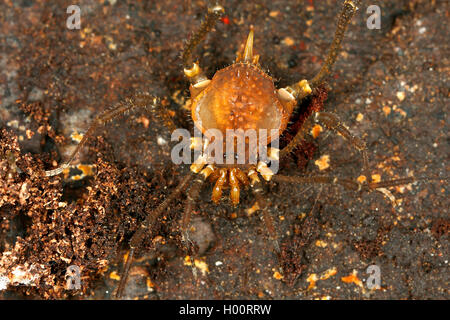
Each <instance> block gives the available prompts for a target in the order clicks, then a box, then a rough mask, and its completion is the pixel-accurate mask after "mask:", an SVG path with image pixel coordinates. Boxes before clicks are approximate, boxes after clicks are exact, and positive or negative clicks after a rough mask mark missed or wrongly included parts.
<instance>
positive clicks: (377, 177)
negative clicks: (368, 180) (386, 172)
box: [372, 173, 381, 183]
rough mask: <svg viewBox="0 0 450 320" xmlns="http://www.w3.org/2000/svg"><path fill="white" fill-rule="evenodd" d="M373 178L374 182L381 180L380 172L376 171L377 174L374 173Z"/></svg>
mask: <svg viewBox="0 0 450 320" xmlns="http://www.w3.org/2000/svg"><path fill="white" fill-rule="evenodd" d="M372 180H373V182H375V183H376V182H380V181H381V176H380V175H379V174H378V173H376V174H373V175H372Z"/></svg>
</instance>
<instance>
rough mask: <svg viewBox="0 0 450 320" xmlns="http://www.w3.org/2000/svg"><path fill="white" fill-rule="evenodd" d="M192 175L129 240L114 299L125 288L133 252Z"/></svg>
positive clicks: (150, 215) (149, 215) (148, 217)
mask: <svg viewBox="0 0 450 320" xmlns="http://www.w3.org/2000/svg"><path fill="white" fill-rule="evenodd" d="M192 177H193V176H192V175H191V174H188V175H187V176H185V177H184V178H183V180H181V182H180V183H179V184H178V186H177V187H176V188H175V190H174V191H172V193H171V194H170V195H169V196H168V197H167V198H166V199H165V200H164V201H163V202H162V203H161V204H160V205H159V206H158V207H157V208H156V209H155V210H154V211H152V212H150V213H149V214H148V215H147V218H146V219H145V220H144V222H142V224H141V225H140V226H139V228H138V230H137V231H136V232H135V233H134V234H133V236H132V237H131V239H130V252H129V254H128V256H127V259H126V261H125V265H124V267H123V270H122V273H121V275H120V282H119V287H118V288H117V293H116V297H117V298H120V297H121V296H122V293H123V289H124V288H125V284H126V282H127V278H128V273H129V271H130V267H131V264H132V262H133V255H134V253H135V251H136V250H137V249H138V248H139V246H140V245H141V243H142V240H143V239H144V237H145V236H146V235H147V232H148V230H149V228H150V227H151V226H152V225H153V224H154V223H155V221H156V219H157V218H158V217H159V216H160V215H161V214H162V213H163V212H164V210H166V209H167V207H168V206H169V204H170V203H171V202H172V201H174V200H175V199H176V198H177V197H178V196H179V195H180V193H181V192H183V191H184V190H185V189H186V186H187V184H188V183H189V181H190V180H191V179H192Z"/></svg>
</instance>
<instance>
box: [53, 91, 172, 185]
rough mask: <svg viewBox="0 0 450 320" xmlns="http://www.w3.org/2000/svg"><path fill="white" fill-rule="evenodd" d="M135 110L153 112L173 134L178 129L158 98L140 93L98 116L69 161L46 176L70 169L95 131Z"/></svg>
mask: <svg viewBox="0 0 450 320" xmlns="http://www.w3.org/2000/svg"><path fill="white" fill-rule="evenodd" d="M135 108H145V109H148V110H149V111H151V112H152V113H155V114H156V115H157V116H158V117H160V118H161V119H162V120H163V122H164V124H165V125H166V126H167V127H168V129H169V130H170V131H171V132H172V131H173V130H175V129H176V126H175V124H174V123H173V121H172V119H171V117H170V115H169V114H168V113H167V111H166V110H165V109H163V108H162V107H161V106H160V105H159V104H158V100H157V98H155V97H154V96H152V95H150V94H149V93H138V94H137V95H136V96H135V97H133V98H129V99H127V100H125V101H123V102H121V103H119V104H118V105H116V106H114V107H113V108H111V109H108V110H106V111H104V112H103V113H102V114H100V115H98V116H97V117H96V118H95V119H94V121H93V122H92V124H91V126H90V127H89V129H88V131H87V132H86V133H85V134H84V136H83V138H82V139H81V141H80V143H79V144H78V145H77V147H76V148H75V150H74V151H73V152H72V154H71V155H70V157H69V160H67V161H66V162H65V163H63V164H62V165H61V166H59V167H58V168H56V169H53V170H48V171H45V175H46V176H47V177H50V176H55V175H58V174H60V173H61V172H63V171H64V169H66V168H68V167H69V165H70V163H71V162H72V161H73V159H74V158H75V156H76V155H77V154H78V152H79V151H80V150H81V148H82V147H83V146H84V145H85V143H86V142H87V140H88V139H89V138H90V137H91V136H92V134H93V133H94V132H95V130H96V129H97V128H98V127H99V126H102V125H106V124H107V123H108V122H109V121H111V120H113V119H115V118H117V117H118V116H120V115H123V114H124V113H126V112H129V111H131V110H133V109H135Z"/></svg>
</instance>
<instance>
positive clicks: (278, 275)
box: [273, 271, 283, 280]
mask: <svg viewBox="0 0 450 320" xmlns="http://www.w3.org/2000/svg"><path fill="white" fill-rule="evenodd" d="M273 277H274V278H275V279H277V280H281V279H283V275H282V274H281V273H279V272H278V271H275V272H274V273H273Z"/></svg>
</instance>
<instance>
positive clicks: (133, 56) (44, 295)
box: [0, 0, 450, 299]
mask: <svg viewBox="0 0 450 320" xmlns="http://www.w3.org/2000/svg"><path fill="white" fill-rule="evenodd" d="M377 3H378V5H379V6H380V8H381V29H379V30H377V29H374V30H371V29H368V28H367V25H366V20H367V18H368V16H369V14H367V13H366V10H367V7H368V6H369V5H371V4H372V3H371V2H370V1H362V3H361V4H360V10H359V11H358V12H357V14H356V16H355V17H354V19H353V21H352V23H351V25H350V26H349V29H348V31H347V34H346V37H345V40H344V41H343V50H342V52H341V53H340V54H339V57H338V60H337V62H336V65H335V67H334V71H333V73H332V76H331V77H330V78H329V79H328V82H327V85H326V87H324V88H322V90H321V91H320V92H319V93H317V94H316V95H315V97H314V98H313V99H309V100H307V101H306V102H304V103H302V104H300V105H299V106H298V108H297V112H296V113H295V115H294V117H293V119H292V124H291V125H292V126H291V129H290V131H288V132H287V133H286V135H285V137H284V139H285V140H286V139H289V135H292V134H293V132H294V133H295V128H296V126H297V127H298V126H299V121H301V119H302V117H304V115H305V114H306V113H308V112H310V111H311V110H312V108H313V107H314V108H322V110H326V111H330V112H334V113H336V114H337V115H338V116H339V117H340V118H341V119H342V121H343V122H344V123H345V125H346V126H348V127H349V128H350V130H351V132H352V133H354V134H355V135H357V136H359V137H361V138H362V139H363V140H364V141H365V142H366V144H367V147H368V153H369V165H370V173H371V174H372V175H373V176H372V177H373V179H375V180H376V179H382V180H388V179H395V178H400V177H407V176H414V177H441V178H442V179H440V180H439V179H436V180H433V181H421V182H418V183H414V184H411V185H407V186H400V187H395V188H389V191H390V193H391V194H388V193H386V192H385V193H382V192H378V191H373V192H370V193H354V192H351V191H345V190H343V189H342V188H340V187H333V186H305V185H299V186H292V185H283V184H277V183H268V184H267V185H266V186H265V196H264V197H265V198H266V199H267V201H268V203H269V211H270V213H271V214H272V216H273V217H274V219H275V222H276V230H277V234H278V236H279V239H280V245H281V249H282V250H281V252H282V254H281V265H282V266H283V269H284V273H283V275H281V274H279V273H277V270H278V262H277V261H278V260H277V255H276V254H275V252H274V250H273V246H272V242H271V240H270V238H269V236H268V234H267V230H266V228H265V224H264V223H263V220H262V218H261V212H260V211H259V210H254V209H255V207H254V205H255V198H254V197H253V196H252V194H251V193H250V192H248V191H243V192H242V193H241V202H240V204H239V205H238V206H237V207H233V206H232V205H231V203H230V201H229V199H227V197H224V199H223V201H222V202H221V203H220V204H218V205H216V204H214V203H212V202H211V200H210V196H211V191H212V186H211V185H206V186H205V187H204V188H203V189H202V191H201V193H200V199H199V200H198V201H197V203H196V206H195V210H194V215H193V217H192V220H191V228H190V232H191V237H192V239H193V241H195V243H196V244H197V246H198V248H197V249H198V253H197V255H196V258H195V260H196V261H195V265H196V267H195V268H196V269H197V274H198V275H197V278H194V276H193V274H192V269H191V267H190V266H189V265H188V264H189V262H190V260H189V259H186V255H187V253H186V249H185V248H184V246H183V243H182V241H181V235H180V220H181V214H182V211H183V206H184V199H185V198H186V196H185V194H184V193H183V195H182V196H180V197H179V199H177V201H175V202H174V203H173V204H172V205H171V206H170V207H169V209H168V210H166V211H165V212H164V214H163V215H162V216H161V217H160V218H159V219H157V222H156V223H155V225H153V226H152V227H151V228H150V230H149V232H148V235H147V237H146V238H145V240H144V242H143V244H142V247H141V249H140V250H139V251H138V254H137V258H136V261H135V264H134V265H133V267H132V269H131V272H130V277H129V280H128V283H127V285H126V287H125V292H124V294H125V298H129V299H132V298H141V299H448V298H450V294H449V265H448V259H449V254H448V253H449V252H450V250H449V225H450V220H449V211H448V208H449V206H450V202H449V200H448V198H449V191H448V187H447V184H446V180H445V179H444V177H446V176H447V175H448V167H449V165H448V155H449V141H448V123H449V115H448V105H449V82H448V81H449V43H448V20H449V9H450V6H449V4H448V2H447V1H443V0H442V1H439V0H436V1H429V0H423V1H419V0H418V1H377ZM71 4H72V2H68V1H59V0H58V1H35V0H21V1H10V0H6V1H2V2H1V3H0V26H1V27H0V252H2V253H1V255H0V298H1V299H12V298H19V299H111V298H113V293H114V290H115V289H116V288H117V285H118V278H119V276H118V275H119V274H120V270H121V268H122V266H123V259H124V255H126V253H127V250H128V241H129V239H130V238H131V236H132V234H133V233H134V231H135V230H136V229H137V226H138V225H139V222H141V221H143V219H144V218H145V216H146V215H147V214H148V213H149V212H151V211H152V209H154V208H156V207H157V206H158V204H160V203H161V202H162V201H163V200H164V199H165V197H167V196H168V195H169V194H170V192H171V191H173V190H174V189H175V188H176V185H177V183H178V182H179V181H181V179H182V177H183V176H184V175H185V174H187V173H188V172H189V167H188V166H187V165H174V164H173V163H172V162H171V158H170V150H171V146H172V145H171V143H170V132H169V131H168V129H166V128H165V127H164V125H163V123H162V122H161V121H160V120H159V119H158V118H156V117H155V116H154V115H153V114H152V113H149V112H145V111H144V110H137V111H135V112H132V113H130V114H129V115H128V116H125V117H121V118H118V119H116V120H114V121H112V122H111V123H109V124H108V125H107V126H106V127H104V128H103V127H102V128H99V129H98V130H97V131H96V132H95V134H94V136H93V137H92V138H91V139H90V140H89V142H88V143H87V145H86V147H85V148H84V149H83V150H82V151H81V153H80V154H79V156H78V157H77V159H76V161H75V162H74V166H73V167H72V168H71V169H70V170H69V172H65V173H64V174H62V175H60V176H56V177H42V173H43V170H49V169H52V168H55V167H56V166H57V165H58V164H60V163H61V162H62V161H63V160H65V159H67V157H68V155H69V154H70V152H71V151H72V150H73V149H74V148H75V146H76V144H77V143H78V142H77V141H79V139H78V137H79V135H80V133H83V132H86V130H87V128H88V125H89V123H91V121H92V120H93V119H94V117H95V115H97V114H99V113H100V112H102V111H104V110H106V108H108V107H111V106H113V105H115V104H116V103H118V102H120V101H122V100H124V99H126V98H128V97H132V96H133V95H134V94H136V92H149V93H151V94H153V95H155V96H158V97H159V98H160V104H161V105H162V106H164V107H165V108H167V109H168V111H169V114H170V115H171V117H172V118H173V120H174V122H175V124H176V125H177V127H180V128H191V129H192V126H193V123H192V121H191V120H190V118H189V113H188V112H186V111H185V110H184V109H183V106H184V105H185V103H186V100H187V98H188V97H189V92H188V86H189V83H188V81H187V80H186V79H185V77H184V76H183V72H182V61H181V58H180V53H181V50H182V48H183V44H184V40H185V39H186V38H187V37H188V36H189V35H190V34H191V33H192V32H193V31H194V30H195V29H196V27H198V26H199V24H200V21H201V20H202V18H203V16H204V14H205V11H206V5H207V2H206V1H194V0H192V1H188V0H186V1H181V0H177V1H173V0H167V1H121V0H118V1H115V0H114V1H113V0H109V1H106V0H105V1H87V0H86V1H84V0H83V1H78V3H77V4H78V5H79V7H80V8H81V29H80V30H70V29H68V28H67V27H66V20H67V18H68V16H69V14H68V13H67V12H66V9H67V7H68V6H69V5H71ZM222 4H223V5H224V7H225V9H226V14H225V16H224V17H223V18H222V19H221V21H219V23H218V25H217V27H216V31H215V32H213V33H211V34H210V35H208V36H207V38H206V40H205V41H204V42H203V43H202V45H201V46H200V47H199V48H198V49H197V50H196V53H195V54H196V57H198V59H199V61H200V63H201V65H202V66H203V67H204V68H205V70H206V73H207V75H208V76H210V77H211V76H212V75H213V74H214V73H215V72H216V71H217V70H219V69H221V68H223V67H225V66H227V65H229V64H230V63H232V62H233V60H234V59H235V56H236V52H237V51H238V50H239V49H240V46H241V44H242V43H243V42H244V41H245V39H246V37H247V34H248V31H249V27H250V25H253V26H254V28H255V51H256V53H258V54H260V56H261V58H260V62H261V65H262V66H263V67H264V69H265V70H268V73H269V74H270V75H271V76H272V77H273V78H274V81H275V84H276V85H277V87H283V86H286V85H289V84H291V83H293V82H295V81H298V80H300V79H304V78H306V79H310V78H312V77H313V76H314V74H315V73H316V72H317V71H318V70H319V68H320V66H321V64H322V62H323V59H324V55H325V53H326V52H327V48H328V46H329V44H330V42H331V40H332V37H333V33H334V30H335V26H336V18H337V14H338V12H339V11H340V7H341V5H340V4H341V1H314V0H309V1H291V0H289V1H285V0H272V1H267V0H259V1H234V0H232V1H224V2H223V3H222ZM322 100H323V103H322ZM314 104H315V105H314ZM327 157H328V158H327ZM327 159H329V160H327ZM327 161H329V165H328V162H327ZM361 167H362V161H361V157H360V155H359V153H358V152H357V151H354V150H353V149H352V147H351V146H350V145H349V144H348V143H347V142H345V141H344V140H343V139H342V137H340V136H336V135H335V134H333V133H327V132H322V133H321V134H320V135H319V137H318V138H317V139H315V140H314V141H313V142H312V143H308V144H305V145H304V146H303V148H300V149H298V150H296V152H294V153H293V154H292V155H291V156H289V157H288V158H287V159H285V160H284V161H282V162H281V163H280V170H279V173H280V174H284V175H317V174H324V175H333V176H339V177H348V178H352V179H357V178H358V177H359V176H360V175H361ZM320 168H321V169H322V170H320ZM226 193H227V191H226V192H225V194H226ZM371 265H376V266H378V268H375V270H379V273H380V279H381V287H380V288H379V289H377V290H372V289H370V288H369V286H368V282H370V283H372V282H371V280H367V279H368V277H369V274H368V273H367V268H368V267H369V266H371ZM70 266H76V267H78V268H79V269H78V270H79V271H80V277H81V279H80V280H81V283H80V285H81V287H80V288H79V289H69V288H68V287H67V285H66V281H67V279H68V276H70V275H69V274H67V270H68V268H69V267H70Z"/></svg>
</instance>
